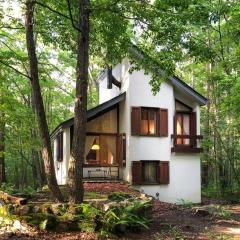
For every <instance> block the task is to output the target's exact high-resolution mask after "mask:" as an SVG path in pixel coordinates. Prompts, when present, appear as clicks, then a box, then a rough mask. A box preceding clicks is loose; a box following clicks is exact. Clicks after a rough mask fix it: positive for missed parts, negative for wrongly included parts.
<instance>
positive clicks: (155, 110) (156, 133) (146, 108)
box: [140, 107, 160, 137]
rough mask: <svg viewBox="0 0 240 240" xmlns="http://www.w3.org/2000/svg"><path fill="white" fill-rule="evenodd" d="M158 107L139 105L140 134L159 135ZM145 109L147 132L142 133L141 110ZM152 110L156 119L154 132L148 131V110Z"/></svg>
mask: <svg viewBox="0 0 240 240" xmlns="http://www.w3.org/2000/svg"><path fill="white" fill-rule="evenodd" d="M159 109H160V108H155V107H140V136H153V137H154V136H159V135H160V134H159V130H158V124H159V121H160V119H159ZM143 110H146V111H147V125H148V133H144V132H143V131H142V111H143ZM151 111H154V112H155V114H156V120H155V133H152V134H151V133H150V131H149V125H150V124H149V121H150V112H151Z"/></svg>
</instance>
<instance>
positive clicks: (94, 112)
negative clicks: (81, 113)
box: [51, 92, 126, 139]
mask: <svg viewBox="0 0 240 240" xmlns="http://www.w3.org/2000/svg"><path fill="white" fill-rule="evenodd" d="M125 99H126V92H124V93H122V94H120V95H118V96H117V97H115V98H112V99H110V100H109V101H107V102H104V103H102V104H100V105H98V106H96V107H94V108H91V109H89V110H88V111H87V121H91V120H93V119H95V118H97V117H99V116H101V115H103V114H104V113H106V112H108V111H110V110H112V109H114V108H116V107H117V106H118V104H119V103H120V102H122V101H124V100H125ZM73 124H74V118H70V119H68V120H66V121H64V122H62V123H60V124H59V125H58V126H57V127H56V128H55V129H54V130H53V132H52V133H51V139H54V138H55V136H56V135H57V134H58V133H59V132H61V131H62V129H64V128H68V127H70V126H73Z"/></svg>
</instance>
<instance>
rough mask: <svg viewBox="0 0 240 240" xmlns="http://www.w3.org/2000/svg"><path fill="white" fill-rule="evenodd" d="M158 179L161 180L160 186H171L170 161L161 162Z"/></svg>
mask: <svg viewBox="0 0 240 240" xmlns="http://www.w3.org/2000/svg"><path fill="white" fill-rule="evenodd" d="M158 178H159V183H160V184H169V162H168V161H160V162H159V171H158Z"/></svg>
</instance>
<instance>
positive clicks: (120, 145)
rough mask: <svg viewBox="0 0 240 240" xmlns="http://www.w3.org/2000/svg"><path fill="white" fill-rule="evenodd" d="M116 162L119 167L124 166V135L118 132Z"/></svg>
mask: <svg viewBox="0 0 240 240" xmlns="http://www.w3.org/2000/svg"><path fill="white" fill-rule="evenodd" d="M117 162H118V164H119V166H120V167H126V135H125V133H124V134H120V135H118V137H117Z"/></svg>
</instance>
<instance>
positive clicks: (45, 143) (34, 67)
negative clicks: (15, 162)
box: [25, 0, 63, 201]
mask: <svg viewBox="0 0 240 240" xmlns="http://www.w3.org/2000/svg"><path fill="white" fill-rule="evenodd" d="M33 11H34V1H33V0H27V1H26V12H25V30H26V44H27V51H28V58H29V64H30V78H31V87H32V93H33V99H34V103H35V110H36V115H37V121H38V125H39V132H40V138H41V143H42V147H43V150H42V156H43V160H44V166H45V172H46V177H47V183H48V187H49V189H50V191H51V192H52V194H53V197H54V198H55V199H56V200H58V201H63V198H62V194H61V192H60V189H59V186H58V184H57V179H56V175H55V170H54V161H53V157H52V149H51V141H50V135H49V130H48V125H47V120H46V115H45V110H44V106H43V99H42V95H41V90H40V85H39V77H38V61H37V56H36V47H35V42H34V35H33V23H34V17H33Z"/></svg>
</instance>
